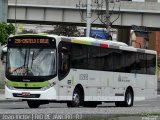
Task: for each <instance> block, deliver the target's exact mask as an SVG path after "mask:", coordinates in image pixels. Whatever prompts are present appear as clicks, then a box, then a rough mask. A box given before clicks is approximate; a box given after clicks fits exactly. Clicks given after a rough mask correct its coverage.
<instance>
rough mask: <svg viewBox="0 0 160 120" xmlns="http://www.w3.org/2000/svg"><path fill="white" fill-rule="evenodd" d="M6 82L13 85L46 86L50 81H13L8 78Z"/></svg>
mask: <svg viewBox="0 0 160 120" xmlns="http://www.w3.org/2000/svg"><path fill="white" fill-rule="evenodd" d="M6 84H8V85H9V86H12V87H33V88H34V87H45V86H47V85H48V84H49V83H48V81H45V82H13V81H10V80H7V81H6Z"/></svg>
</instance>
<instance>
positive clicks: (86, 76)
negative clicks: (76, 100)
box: [79, 74, 88, 80]
mask: <svg viewBox="0 0 160 120" xmlns="http://www.w3.org/2000/svg"><path fill="white" fill-rule="evenodd" d="M79 79H80V80H88V74H80V75H79Z"/></svg>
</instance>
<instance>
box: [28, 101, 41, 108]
mask: <svg viewBox="0 0 160 120" xmlns="http://www.w3.org/2000/svg"><path fill="white" fill-rule="evenodd" d="M27 104H28V106H29V107H30V108H39V106H40V105H41V104H40V102H39V101H36V100H28V101H27Z"/></svg>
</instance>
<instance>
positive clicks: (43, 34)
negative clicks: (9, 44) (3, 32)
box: [15, 33, 48, 36]
mask: <svg viewBox="0 0 160 120" xmlns="http://www.w3.org/2000/svg"><path fill="white" fill-rule="evenodd" d="M47 35H48V34H47V33H39V34H17V35H15V36H47Z"/></svg>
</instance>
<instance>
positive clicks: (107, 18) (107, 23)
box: [105, 0, 110, 31]
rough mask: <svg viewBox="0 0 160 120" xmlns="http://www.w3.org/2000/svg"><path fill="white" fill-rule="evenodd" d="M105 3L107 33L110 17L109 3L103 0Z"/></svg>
mask: <svg viewBox="0 0 160 120" xmlns="http://www.w3.org/2000/svg"><path fill="white" fill-rule="evenodd" d="M105 1H106V25H107V27H106V29H107V31H109V24H110V15H109V2H108V0H105Z"/></svg>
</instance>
